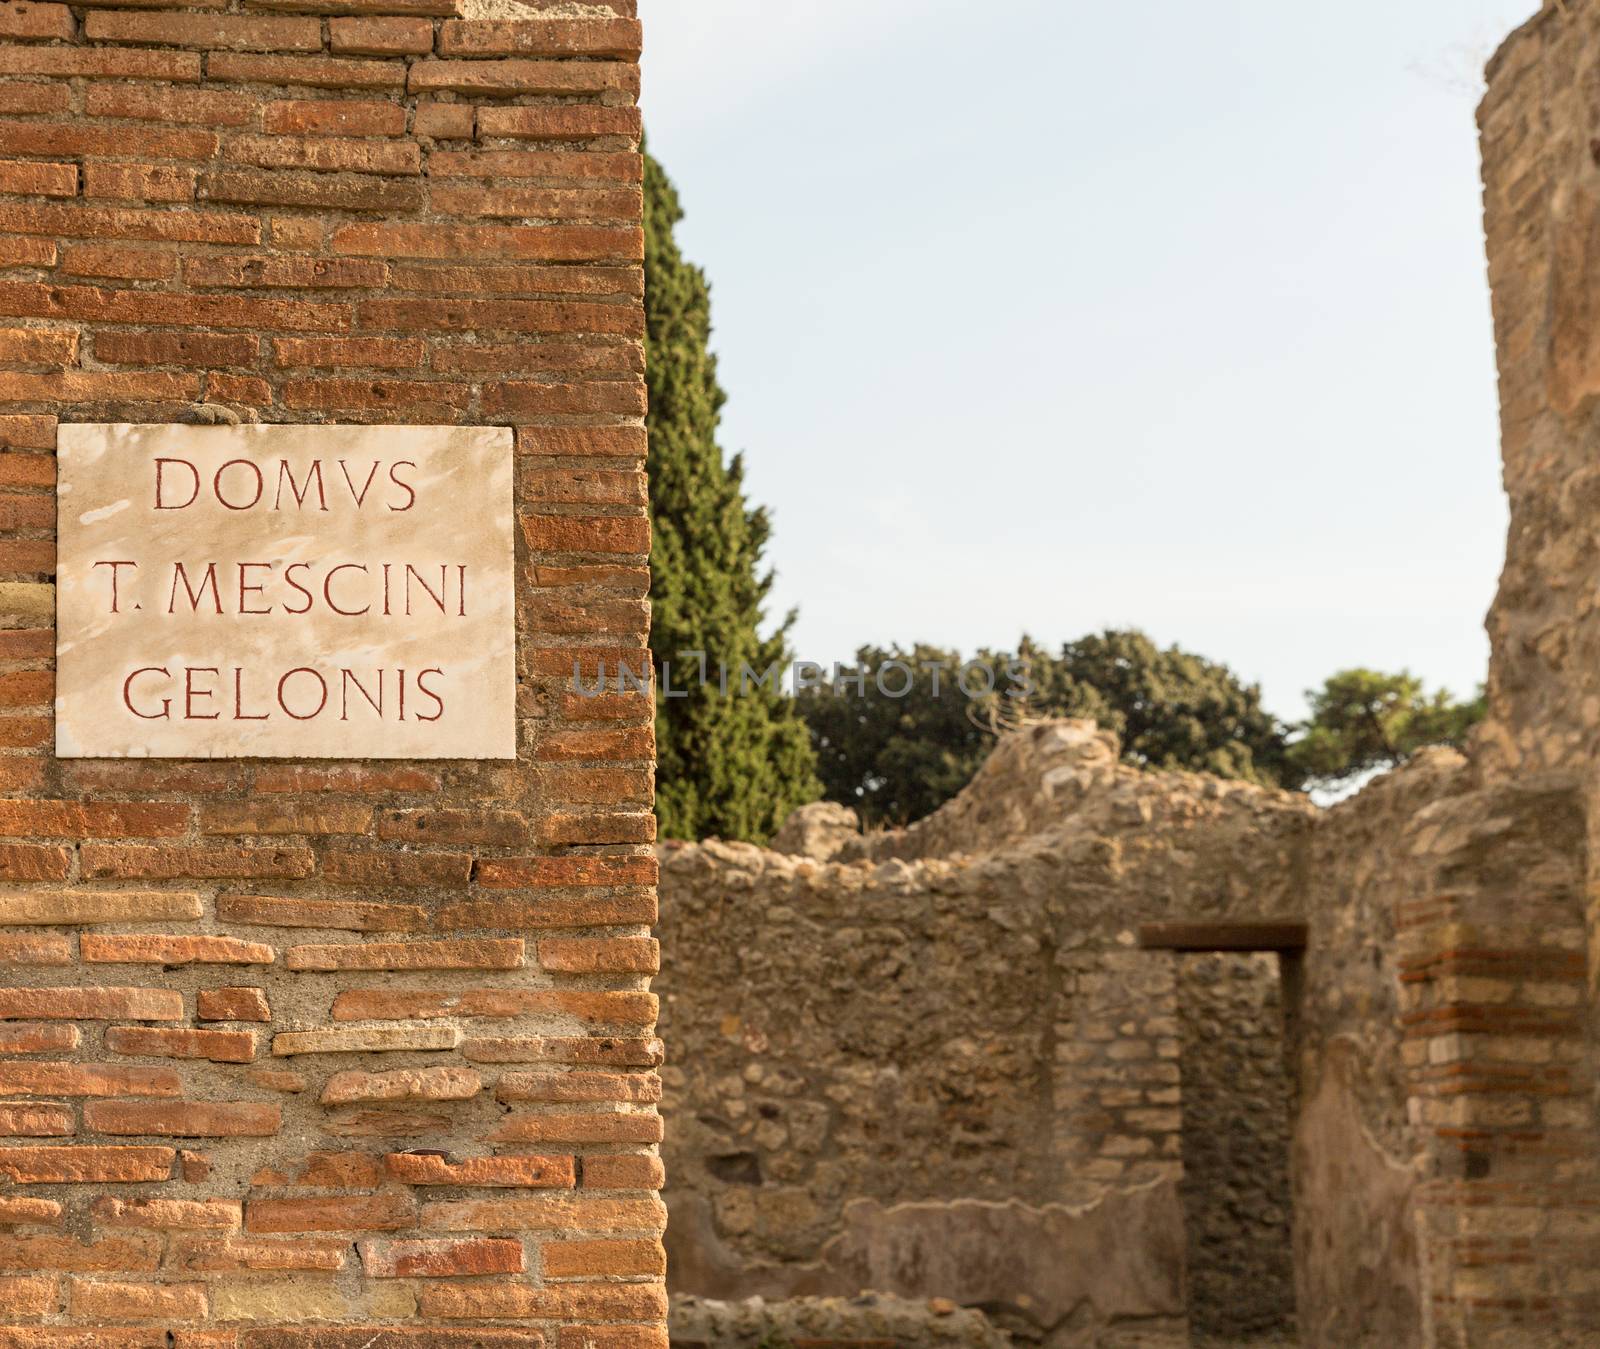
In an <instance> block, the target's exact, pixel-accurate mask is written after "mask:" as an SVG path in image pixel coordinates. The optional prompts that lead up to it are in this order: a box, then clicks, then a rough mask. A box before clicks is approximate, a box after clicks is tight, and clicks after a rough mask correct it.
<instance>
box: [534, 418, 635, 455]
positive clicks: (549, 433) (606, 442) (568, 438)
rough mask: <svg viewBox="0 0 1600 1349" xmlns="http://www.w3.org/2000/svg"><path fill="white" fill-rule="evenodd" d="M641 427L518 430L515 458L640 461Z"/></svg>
mask: <svg viewBox="0 0 1600 1349" xmlns="http://www.w3.org/2000/svg"><path fill="white" fill-rule="evenodd" d="M644 452H645V431H644V428H643V427H642V426H540V427H519V428H518V430H517V453H518V454H558V455H562V456H564V457H567V458H587V457H601V456H605V457H612V456H623V457H626V458H630V459H638V458H642V457H643V455H644Z"/></svg>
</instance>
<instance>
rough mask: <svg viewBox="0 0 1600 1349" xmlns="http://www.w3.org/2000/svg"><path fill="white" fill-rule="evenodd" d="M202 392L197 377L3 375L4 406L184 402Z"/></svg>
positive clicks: (75, 373)
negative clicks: (52, 403) (47, 403)
mask: <svg viewBox="0 0 1600 1349" xmlns="http://www.w3.org/2000/svg"><path fill="white" fill-rule="evenodd" d="M199 392H200V384H199V381H198V380H197V379H196V378H195V376H193V375H168V374H161V373H151V374H146V373H144V372H143V371H121V370H118V371H109V372H108V371H100V370H60V371H54V372H52V373H50V374H43V375H28V374H11V373H0V402H19V403H32V402H66V403H79V402H81V403H94V402H105V401H119V402H120V401H126V402H152V403H157V402H168V403H176V402H184V401H186V400H189V399H192V398H193V397H194V396H195V395H196V394H197V393H199Z"/></svg>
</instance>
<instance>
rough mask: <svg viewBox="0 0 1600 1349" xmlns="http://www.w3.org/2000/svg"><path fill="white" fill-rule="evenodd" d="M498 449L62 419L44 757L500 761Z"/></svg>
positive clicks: (272, 429) (335, 431)
mask: <svg viewBox="0 0 1600 1349" xmlns="http://www.w3.org/2000/svg"><path fill="white" fill-rule="evenodd" d="M511 449H512V433H511V431H510V430H509V429H507V428H503V427H452V426H399V427H397V426H370V427H368V426H273V425H249V426H175V425H166V426H133V425H65V426H62V427H61V428H60V431H59V434H58V440H57V458H58V471H59V485H58V522H57V530H58V539H59V541H58V549H59V557H58V563H57V568H58V572H57V582H56V584H57V595H56V608H57V628H56V631H57V637H56V641H57V655H56V661H57V692H56V753H57V754H58V755H60V756H62V757H79V758H82V757H138V756H153V757H164V758H290V757H293V758H352V759H353V758H362V759H384V758H394V759H440V758H453V759H509V758H514V757H515V754H516V726H515V700H516V672H515V657H514V653H515V631H514V610H513V595H512V589H513V544H512V534H511V528H512V500H511V499H512V483H511Z"/></svg>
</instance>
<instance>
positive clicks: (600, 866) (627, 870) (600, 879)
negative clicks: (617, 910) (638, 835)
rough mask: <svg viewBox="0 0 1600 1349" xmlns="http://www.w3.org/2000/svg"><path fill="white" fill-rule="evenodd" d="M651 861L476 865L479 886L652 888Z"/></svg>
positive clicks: (493, 861)
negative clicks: (636, 886) (629, 886)
mask: <svg viewBox="0 0 1600 1349" xmlns="http://www.w3.org/2000/svg"><path fill="white" fill-rule="evenodd" d="M659 870H660V868H659V865H658V864H657V862H656V859H655V858H653V857H581V856H579V857H570V856H569V857H506V858H489V859H485V860H484V861H481V862H479V863H478V870H477V876H476V880H477V882H478V884H479V885H482V886H487V887H490V888H505V889H540V888H545V887H555V886H577V885H654V884H655V883H656V877H657V874H658V872H659Z"/></svg>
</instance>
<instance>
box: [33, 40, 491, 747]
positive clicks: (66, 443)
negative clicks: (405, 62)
mask: <svg viewBox="0 0 1600 1349" xmlns="http://www.w3.org/2000/svg"><path fill="white" fill-rule="evenodd" d="M315 27H316V25H315V24H314V23H312V24H311V28H315ZM385 106H387V105H385ZM394 111H395V112H396V113H398V114H399V115H400V117H401V119H402V120H404V117H405V113H404V111H403V109H398V108H396V109H394ZM262 143H263V144H265V145H267V146H268V148H269V149H271V148H273V147H279V148H285V149H288V150H290V151H293V150H294V147H295V146H297V145H299V144H300V142H298V141H295V140H294V139H293V138H283V137H273V138H268V139H267V140H264V141H263V142H262ZM345 144H346V143H344V142H340V141H336V140H335V139H334V138H322V139H320V140H318V139H316V138H312V140H311V141H310V142H307V144H306V147H305V149H304V151H303V152H304V153H310V152H311V151H316V152H317V154H319V155H321V156H322V157H323V158H326V157H327V154H328V153H329V152H334V151H340V150H341V149H342V148H344V146H345ZM348 144H349V145H352V146H354V147H356V150H357V151H358V152H359V153H360V154H361V155H363V156H365V157H367V158H372V157H374V156H376V155H379V154H382V153H384V152H392V153H394V154H403V155H407V156H409V157H410V159H411V160H412V161H413V166H412V171H413V172H415V171H416V167H415V166H416V164H419V163H420V159H419V158H418V153H419V152H418V150H417V147H416V146H415V145H414V144H411V143H410V142H407V141H401V140H393V141H389V142H383V143H380V142H375V141H353V142H349V143H348ZM363 162H364V161H363ZM322 167H335V168H339V167H343V168H349V167H352V165H351V164H348V163H344V162H342V161H341V162H340V163H336V164H329V165H322ZM377 167H380V168H381V167H383V166H382V165H378V166H377ZM332 265H334V264H324V266H332ZM511 444H512V435H511V432H510V430H509V429H508V428H505V427H486V426H432V427H424V426H405V427H398V426H387V427H363V426H352V425H340V426H332V425H329V426H307V425H302V426H274V425H267V424H260V425H239V426H183V425H163V426H157V425H143V426H129V425H94V424H75V425H63V426H62V427H61V430H60V435H59V438H58V443H57V463H58V466H59V467H58V474H59V486H58V489H57V490H58V491H59V493H60V494H61V496H62V497H63V498H64V499H67V500H70V502H71V509H70V510H64V511H63V512H62V514H61V519H60V526H59V532H58V543H57V548H58V554H59V556H58V561H57V567H56V591H57V626H56V631H57V650H56V707H57V722H56V753H57V754H58V755H60V756H62V757H80V756H92V757H97V758H105V757H115V756H128V755H134V756H139V757H143V756H146V755H159V756H170V757H178V758H197V759H199V758H244V757H272V756H276V757H280V758H283V757H330V756H336V757H340V758H347V759H353V758H365V759H374V758H377V759H392V758H400V759H470V758H493V759H504V758H511V757H514V755H515V753H516V734H515V730H516V728H515V721H514V707H513V702H514V697H515V689H516V677H515V671H514V668H513V666H514V654H513V648H514V645H515V618H514V583H513V577H512V504H511V497H512V483H511ZM463 511H466V512H468V513H470V515H471V517H472V520H473V528H471V529H469V530H463V529H462V528H461V519H462V513H463ZM286 519H292V520H293V521H294V522H295V524H294V527H292V528H290V527H286V525H285V523H284V522H285V520H286ZM201 558H203V559H205V560H204V561H197V559H201ZM106 559H117V560H118V562H117V565H115V566H108V565H107V563H106ZM264 559H265V560H264ZM174 651H181V652H182V653H183V660H182V662H181V663H180V664H178V665H174V664H173V663H172V661H171V659H170V657H171V654H172V653H173V652H174ZM341 651H344V652H352V651H353V652H360V653H362V655H361V658H360V659H359V660H354V661H353V663H347V664H340V663H339V662H338V661H331V662H330V661H329V660H328V658H327V657H328V653H337V652H341ZM352 659H353V658H352ZM402 669H403V670H406V671H407V678H406V679H404V680H402V677H401V675H400V673H399V672H400V671H401V670H402ZM407 685H409V687H408V686H407ZM407 698H409V699H410V703H411V709H410V711H411V714H410V715H409V716H405V715H402V709H401V704H402V702H404V701H405V700H406V699H407Z"/></svg>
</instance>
